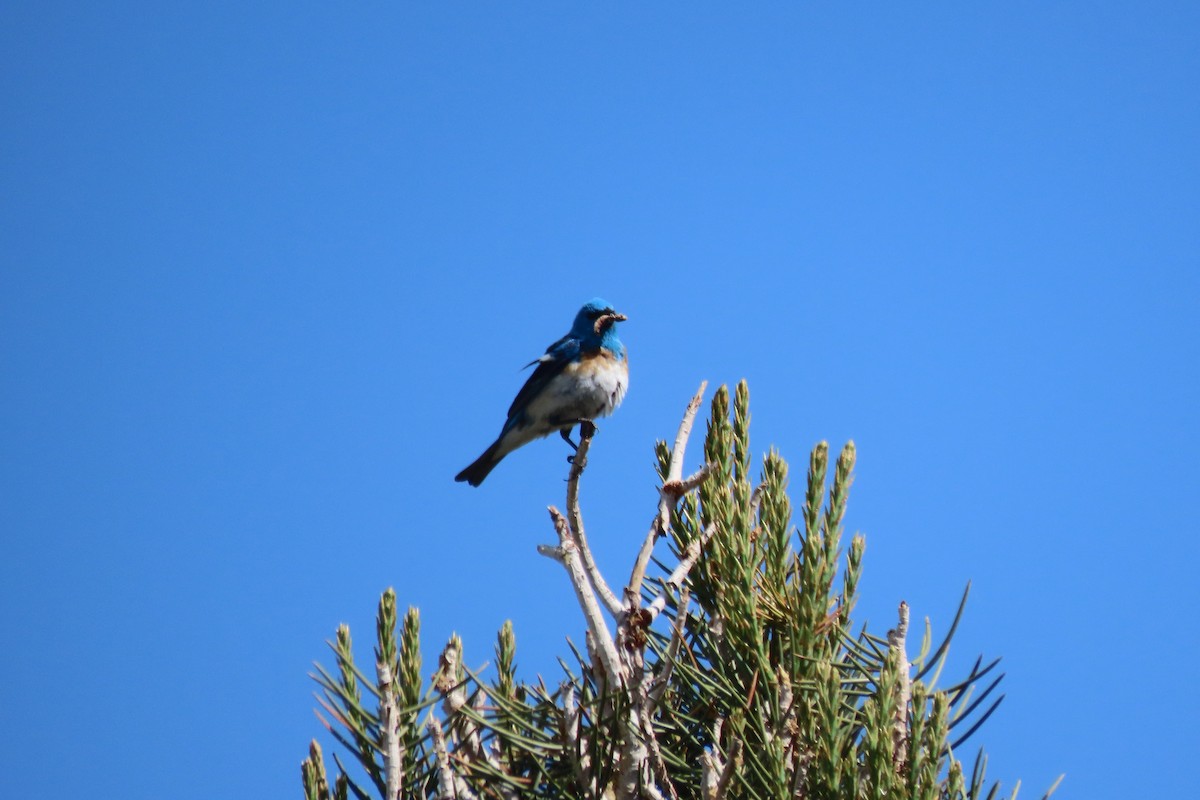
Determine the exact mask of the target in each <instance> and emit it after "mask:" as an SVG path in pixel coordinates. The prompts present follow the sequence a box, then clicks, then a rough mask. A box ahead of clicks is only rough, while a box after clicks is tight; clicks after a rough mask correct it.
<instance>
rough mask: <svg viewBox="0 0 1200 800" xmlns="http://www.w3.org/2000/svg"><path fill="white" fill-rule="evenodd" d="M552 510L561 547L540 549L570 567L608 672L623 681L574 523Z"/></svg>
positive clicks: (577, 595) (567, 567) (611, 639)
mask: <svg viewBox="0 0 1200 800" xmlns="http://www.w3.org/2000/svg"><path fill="white" fill-rule="evenodd" d="M548 510H549V512H550V519H551V520H553V522H554V530H555V531H557V532H558V541H559V545H558V547H549V546H547V545H538V552H539V553H541V554H542V555H544V556H546V557H547V558H552V559H554V560H555V561H557V562H559V563H560V564H562V565H563V566H564V567H566V569H567V574H568V575H569V576H570V578H571V585H572V586H573V587H574V588H575V599H576V600H578V601H579V607H580V608H581V609H582V610H583V616H584V618H585V619H586V620H587V625H588V630H589V631H591V633H592V636H593V637H595V642H596V647H597V649H598V650H599V651H600V661H601V663H602V664H603V665H604V670H605V672H607V673H608V676H609V679H610V680H611V679H616V680H617V681H618V682H620V681H621V679H622V676H623V675H624V671H623V670H622V668H621V659H620V655H619V654H618V653H617V646H616V643H615V642H614V641H613V638H612V634H611V633H610V632H609V629H608V623H607V622H605V621H604V612H602V611H601V610H600V605H599V603H597V601H596V593H595V592H594V591H593V590H592V583H591V581H589V580H588V576H587V570H586V569H585V568H584V566H583V559H582V558H581V557H580V555H579V548H578V546H577V545H576V542H575V538H574V537H573V536H571V531H570V527H569V525H568V523H567V519H566V517H564V516H563V515H562V512H560V511H559V510H558V509H557V508H555V507H554V506H550V507H549V509H548Z"/></svg>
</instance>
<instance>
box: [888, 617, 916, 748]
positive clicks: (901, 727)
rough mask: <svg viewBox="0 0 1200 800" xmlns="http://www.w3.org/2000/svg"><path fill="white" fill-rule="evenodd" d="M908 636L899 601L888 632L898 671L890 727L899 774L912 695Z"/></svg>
mask: <svg viewBox="0 0 1200 800" xmlns="http://www.w3.org/2000/svg"><path fill="white" fill-rule="evenodd" d="M907 636H908V603H906V602H904V601H903V600H901V601H900V621H899V623H897V625H896V629H895V630H893V631H888V646H889V647H890V648H891V650H892V652H893V653H895V654H896V668H897V670H898V671H899V675H900V683H899V697H897V698H896V718H895V722H894V724H893V727H892V759H893V763H894V765H895V767H896V771H897V772H899V771H900V770H902V769H903V768H904V765H905V763H906V762H907V761H908V702H909V699H910V697H911V695H912V684H911V679H910V677H909V664H908V654H907V653H906V652H905V639H906V637H907Z"/></svg>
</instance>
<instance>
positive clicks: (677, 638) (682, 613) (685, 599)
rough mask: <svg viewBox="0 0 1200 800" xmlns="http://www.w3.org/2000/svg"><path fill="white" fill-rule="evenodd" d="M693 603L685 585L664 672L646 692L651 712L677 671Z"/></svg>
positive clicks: (680, 594)
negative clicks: (676, 666) (677, 663)
mask: <svg viewBox="0 0 1200 800" xmlns="http://www.w3.org/2000/svg"><path fill="white" fill-rule="evenodd" d="M690 601H691V592H690V591H689V590H688V587H687V584H684V585H683V587H682V588H680V590H679V603H678V604H677V605H676V609H675V624H674V625H672V626H671V641H670V643H669V644H668V645H667V652H666V654H665V655H664V656H663V659H662V663H663V668H662V672H660V673H658V675H657V676H656V677H655V678H654V680H653V681H651V682H650V690H649V691H648V692H646V699H647V700H648V701H649V702H648V703H647V706H648V707H649V709H650V710H651V711H653V710H654V708H655V707H656V706H657V705H658V703H659V701H660V700H662V696H663V695H664V694H665V693H666V691H667V685H668V684H669V683H670V681H671V673H672V672H673V671H674V670H675V659H677V658H678V657H679V648H680V647H682V646H683V629H684V626H685V625H686V624H687V613H688V611H687V609H688V603H689V602H690Z"/></svg>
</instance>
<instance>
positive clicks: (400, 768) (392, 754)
mask: <svg viewBox="0 0 1200 800" xmlns="http://www.w3.org/2000/svg"><path fill="white" fill-rule="evenodd" d="M375 668H376V670H377V671H378V672H379V695H380V697H379V732H380V735H381V736H382V738H383V741H382V745H383V768H384V773H385V775H386V778H385V786H386V787H387V788H386V791H387V800H399V799H400V787H401V785H402V784H403V783H404V760H403V753H402V746H401V744H400V729H399V726H400V720H399V718H398V717H399V714H398V713H397V708H396V695H395V693H394V692H393V691H392V668H391V665H389V664H387V663H385V662H383V661H379V662H377V663H376V664H375Z"/></svg>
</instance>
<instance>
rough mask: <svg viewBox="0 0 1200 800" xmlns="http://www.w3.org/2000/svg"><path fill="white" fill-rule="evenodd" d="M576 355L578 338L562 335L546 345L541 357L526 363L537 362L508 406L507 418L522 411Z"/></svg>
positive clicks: (510, 418)
mask: <svg viewBox="0 0 1200 800" xmlns="http://www.w3.org/2000/svg"><path fill="white" fill-rule="evenodd" d="M578 355H579V340H578V339H575V338H572V337H571V336H564V337H563V338H561V339H559V340H558V341H557V342H555V343H554V344H552V345H550V346H549V347H547V348H546V352H545V354H544V355H543V356H542V357H541V358H539V359H536V360H535V361H530V362H529V363H528V364H526V365H525V366H527V367H531V366H533V365H534V364H537V368H536V369H535V370H534V371H533V374H532V375H530V376H529V380H527V381H525V385H524V386H522V387H521V391H519V392H517V396H516V398H515V399H514V400H513V402H512V405H511V406H509V409H508V419H509V420H510V421H511V420H512V418H513V417H514V416H516V415H517V414H520V413H521V412H522V411H524V410H525V407H526V406H528V405H529V403H530V401H531V400H533V398H535V397H537V395H538V393H539V392H540V391H542V389H544V388H546V384H548V383H549V382H550V381H551V380H553V379H554V377H555V376H556V375H558V373H560V372H562V371H563V369H564V368H565V367H566V366H567V364H569V363H571V361H572V360H574V359H575V358H576V357H577V356H578Z"/></svg>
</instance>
